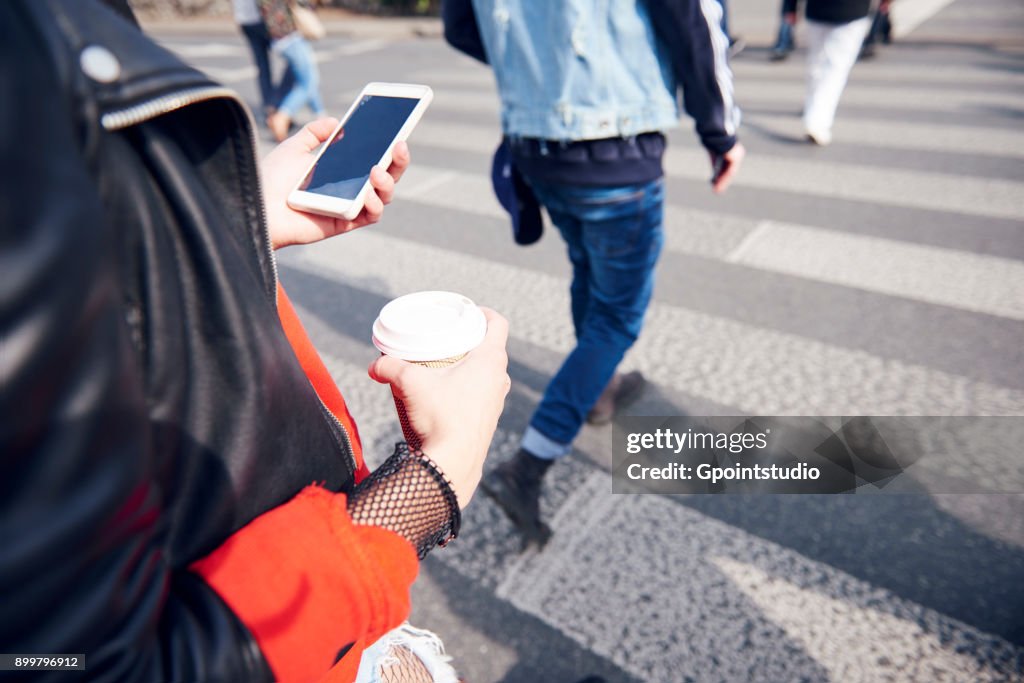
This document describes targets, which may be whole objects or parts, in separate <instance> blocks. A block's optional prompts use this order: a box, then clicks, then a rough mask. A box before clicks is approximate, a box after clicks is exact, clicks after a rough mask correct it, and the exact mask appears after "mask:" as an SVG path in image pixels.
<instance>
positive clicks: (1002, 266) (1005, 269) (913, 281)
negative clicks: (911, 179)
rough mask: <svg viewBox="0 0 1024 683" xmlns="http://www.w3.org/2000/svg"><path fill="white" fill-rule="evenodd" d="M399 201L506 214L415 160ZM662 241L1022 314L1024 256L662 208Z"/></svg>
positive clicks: (692, 251) (486, 195)
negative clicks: (1007, 256)
mask: <svg viewBox="0 0 1024 683" xmlns="http://www.w3.org/2000/svg"><path fill="white" fill-rule="evenodd" d="M408 174H409V177H408V178H407V179H405V180H404V182H405V183H406V184H407V188H402V190H400V194H399V197H400V198H401V200H402V201H413V202H417V203H421V204H426V205H429V206H437V207H442V208H455V209H458V210H460V211H463V212H467V213H475V214H479V215H482V216H488V217H490V218H494V219H498V220H502V221H507V220H508V214H507V213H505V211H504V209H502V208H501V206H500V205H499V204H498V201H497V199H496V198H495V197H494V192H493V190H492V188H491V184H490V180H489V179H488V178H485V177H483V176H481V175H474V174H467V173H459V172H456V171H450V170H442V169H434V168H430V167H426V166H422V165H420V166H418V167H415V168H411V169H410V170H409V171H408ZM665 238H666V244H665V248H666V249H667V250H668V251H670V252H676V253H682V254H689V255H694V256H703V257H707V258H717V259H724V260H725V261H728V262H730V263H737V264H740V265H744V266H748V267H751V268H759V269H762V270H769V271H773V272H778V273H784V274H786V275H791V276H795V277H800V278H804V279H810V280H815V281H818V282H828V283H832V284H839V285H843V286H846V287H854V288H857V289H862V290H865V291H871V292H877V293H881V294H886V295H891V296H899V297H903V298H908V299H914V300H917V301H925V302H928V303H935V304H940V305H944V306H951V307H954V308H959V309H962V310H967V311H975V312H978V313H986V314H989V315H997V316H1003V317H1007V318H1013V319H1017V320H1021V319H1024V263H1021V262H1019V261H1014V260H1011V259H1003V258H997V257H993V256H984V255H978V254H970V253H966V252H959V251H955V250H952V249H942V248H938V247H931V246H927V245H916V244H908V243H905V242H897V241H894V240H887V239H881V238H877V237H870V236H864V235H849V234H843V233H838V232H835V231H830V230H826V229H821V228H817V227H812V226H802V225H790V224H783V223H776V222H772V221H761V222H756V221H753V220H749V219H743V218H738V217H732V216H728V215H724V214H715V213H710V212H705V211H695V210H691V209H684V208H681V207H677V206H673V205H672V204H668V205H666V207H665Z"/></svg>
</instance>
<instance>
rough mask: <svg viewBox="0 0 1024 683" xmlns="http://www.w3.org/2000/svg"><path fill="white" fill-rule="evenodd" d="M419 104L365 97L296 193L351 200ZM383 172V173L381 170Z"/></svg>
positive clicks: (412, 100) (407, 99) (406, 99)
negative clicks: (301, 191) (299, 191)
mask: <svg viewBox="0 0 1024 683" xmlns="http://www.w3.org/2000/svg"><path fill="white" fill-rule="evenodd" d="M419 103H420V100H419V99H417V98H414V97H387V96H384V95H366V96H365V97H363V99H362V100H360V101H359V104H358V105H356V108H355V109H354V110H352V115H351V116H350V117H349V118H348V120H347V121H345V124H344V125H343V126H342V127H341V129H340V130H339V131H338V134H337V135H336V136H335V138H334V139H333V140H332V141H331V142H330V145H329V146H328V148H327V149H326V150H324V153H323V154H322V155H320V159H319V160H318V161H317V163H316V166H314V167H313V169H312V170H311V171H310V173H309V175H308V176H306V179H305V180H304V181H303V182H302V185H300V186H299V189H300V190H304V191H306V192H315V193H316V194H322V195H326V196H328V197H336V198H338V199H348V200H353V199H355V198H356V195H358V194H359V190H361V189H362V187H363V185H364V184H366V181H367V180H369V178H370V169H371V168H373V165H374V164H376V163H377V162H379V161H380V158H381V157H382V156H384V152H385V151H386V150H387V148H388V145H390V144H391V141H392V140H394V139H395V136H396V135H398V131H400V130H401V129H402V126H403V125H405V121H406V119H408V118H409V115H410V114H411V113H412V111H413V109H415V108H416V105H417V104H419ZM385 170H386V169H385Z"/></svg>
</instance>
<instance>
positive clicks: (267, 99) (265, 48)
mask: <svg viewBox="0 0 1024 683" xmlns="http://www.w3.org/2000/svg"><path fill="white" fill-rule="evenodd" d="M241 29H242V34H243V35H244V36H245V39H246V40H247V41H248V42H249V50H250V51H251V52H252V60H253V62H255V64H256V71H257V73H258V74H259V76H258V79H257V82H258V83H259V86H260V104H262V105H263V109H264V110H268V109H271V108H274V109H276V108H277V105H278V103H279V102H280V99H281V97H280V93H286V92H288V91H289V90H291V89H292V85H294V83H295V77H294V76H292V69H291V67H290V66H289V67H285V70H284V74H283V75H282V76H281V84H280V85H279V86H277V87H275V86H274V73H273V69H272V68H271V66H270V34H269V33H267V27H266V26H264V25H263V22H260V23H258V24H241Z"/></svg>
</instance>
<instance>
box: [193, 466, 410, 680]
mask: <svg viewBox="0 0 1024 683" xmlns="http://www.w3.org/2000/svg"><path fill="white" fill-rule="evenodd" d="M345 504H346V498H345V494H342V493H332V492H330V491H328V490H326V489H323V488H320V487H317V486H309V487H307V488H305V489H303V491H302V492H300V493H299V494H298V495H297V496H296V497H295V498H293V499H292V500H290V501H289V502H287V503H285V504H284V505H281V506H280V507H277V508H274V509H273V510H270V511H269V512H266V513H264V514H263V515H261V516H259V517H257V518H256V519H254V520H253V521H252V522H250V523H249V524H248V525H247V526H245V527H243V528H242V529H241V530H239V531H238V532H236V533H235V534H233V535H232V536H231V537H230V538H228V540H227V541H225V542H224V544H223V545H221V546H220V547H219V548H217V550H215V551H214V552H212V553H211V554H210V555H208V556H207V557H205V558H203V559H202V560H199V561H198V562H196V563H195V564H194V565H192V570H193V571H195V572H196V573H198V574H199V575H201V576H202V577H203V578H204V579H205V580H206V582H207V583H208V584H209V585H210V586H211V587H212V588H213V589H214V590H215V591H216V592H217V593H218V594H219V595H220V596H221V598H222V599H223V600H224V601H225V602H226V603H227V604H228V606H229V607H231V609H232V611H234V612H235V614H236V615H238V617H239V619H241V621H242V622H243V623H244V624H245V625H246V626H247V627H248V628H249V630H250V631H251V632H252V634H253V636H254V637H255V638H256V642H257V643H258V644H259V647H260V650H261V651H262V652H263V656H264V658H266V660H267V663H268V664H269V665H270V668H271V669H272V670H273V672H274V677H275V679H276V680H278V681H285V682H288V683H290V682H292V681H295V682H300V681H320V680H328V681H342V680H344V681H351V680H353V679H354V677H355V672H356V670H357V668H358V666H359V657H360V655H361V653H362V650H363V649H364V648H365V647H367V646H369V645H371V644H372V643H373V642H374V641H376V640H377V639H378V638H379V637H380V636H382V635H383V634H384V633H387V632H388V631H390V630H391V629H393V628H395V627H396V626H398V625H399V624H400V623H401V622H402V621H403V620H405V619H406V618H407V617H408V615H409V608H410V603H409V587H410V586H411V585H412V582H413V581H414V580H415V578H416V574H417V572H418V570H419V561H418V560H417V558H416V552H415V550H414V549H413V547H412V545H411V544H410V543H409V542H408V541H406V540H405V539H403V538H402V537H401V536H399V535H397V534H395V533H393V532H391V531H387V530H385V529H381V528H378V527H372V526H362V525H357V524H353V523H352V521H351V519H350V518H349V516H348V513H347V511H346V509H345ZM350 644H354V645H353V646H352V647H351V648H350V649H349V651H348V652H347V653H346V655H345V656H344V657H343V658H342V659H341V660H340V661H338V663H337V665H335V660H336V659H337V656H338V653H339V652H340V651H341V650H342V649H343V648H344V647H345V646H347V645H350Z"/></svg>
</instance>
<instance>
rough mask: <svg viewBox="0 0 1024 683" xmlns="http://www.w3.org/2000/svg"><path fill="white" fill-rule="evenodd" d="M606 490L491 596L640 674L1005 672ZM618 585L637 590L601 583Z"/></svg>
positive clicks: (664, 505)
mask: <svg viewBox="0 0 1024 683" xmlns="http://www.w3.org/2000/svg"><path fill="white" fill-rule="evenodd" d="M610 489H611V483H610V476H609V475H608V474H607V473H605V472H594V473H592V474H591V475H590V476H589V477H588V478H587V479H586V480H585V482H584V483H583V485H582V486H580V487H579V488H578V489H577V490H576V491H575V492H574V493H573V494H572V495H571V497H570V498H569V499H568V500H566V501H565V502H564V503H563V504H562V505H561V507H560V508H559V510H558V512H557V513H556V515H555V517H554V519H553V522H552V526H553V528H554V531H555V534H556V536H557V538H559V539H561V540H560V542H559V543H557V544H552V545H551V546H549V547H548V548H546V549H545V550H544V552H543V553H541V554H526V555H523V556H521V557H520V558H519V559H518V561H517V562H515V563H514V564H513V566H512V568H511V569H510V570H509V571H508V572H507V574H506V576H505V578H504V580H503V581H502V582H501V583H500V584H499V585H498V588H497V591H496V593H497V595H498V596H499V597H501V598H503V599H506V600H508V601H509V602H511V603H512V604H513V605H515V606H516V607H518V608H519V609H521V610H523V611H525V612H527V613H529V614H532V615H534V616H536V617H538V618H540V619H542V620H544V621H545V622H547V623H548V624H550V625H552V626H554V627H555V628H558V629H559V630H561V631H563V632H564V633H566V634H568V635H569V636H570V637H572V638H574V639H576V640H577V641H578V642H580V643H582V644H584V645H585V646H587V647H590V648H592V649H594V650H595V651H596V652H597V653H598V654H601V655H603V656H605V657H608V658H609V659H611V660H612V661H613V662H615V663H616V664H617V665H619V666H620V667H622V668H623V669H625V670H627V671H629V672H630V673H632V674H634V675H635V676H637V677H638V678H640V679H641V680H645V681H666V682H667V681H682V680H704V679H705V678H706V676H705V674H706V673H707V672H708V671H713V672H714V678H715V679H716V680H729V681H739V680H749V679H750V676H751V672H753V671H756V672H757V679H758V680H778V681H782V680H895V679H899V680H922V681H923V680H933V679H935V678H936V677H938V678H946V677H947V674H948V675H949V677H950V680H962V681H967V680H970V681H978V682H980V681H1002V680H1007V678H1006V677H1007V676H1012V675H1013V672H1014V666H1015V665H1014V661H1015V659H1016V654H1017V650H1016V648H1014V646H1013V645H1011V644H1010V643H1008V642H1006V641H1004V640H1002V639H1000V638H997V637H994V636H990V635H987V634H985V633H982V632H981V631H979V630H978V629H976V628H974V627H972V626H969V625H967V624H964V623H962V622H959V621H957V620H955V619H952V618H950V617H947V616H945V615H943V614H941V613H939V612H936V611H935V610H932V609H929V608H926V607H923V606H921V605H919V604H916V603H913V602H910V601H908V600H904V599H901V598H899V597H897V596H896V595H893V594H892V593H890V592H889V591H887V590H885V589H882V588H879V587H877V586H873V585H871V584H869V583H867V582H865V581H862V580H860V579H856V578H854V577H852V576H850V575H849V574H846V573H844V572H842V571H840V570H838V569H835V568H834V567H831V566H829V565H827V564H824V563H822V562H817V561H814V560H811V559H808V558H806V557H803V556H802V555H800V554H798V553H796V552H794V551H793V550H790V549H788V548H784V547H782V546H779V545H776V544H774V543H772V542H770V541H766V540H764V539H761V538H759V537H757V536H754V535H752V534H748V533H746V532H744V531H742V530H740V529H737V528H734V527H730V526H728V525H726V524H724V523H722V522H720V521H717V520H714V519H710V518H708V517H706V516H703V515H701V514H700V513H698V512H696V511H695V510H692V509H690V508H688V507H685V506H682V505H678V504H674V503H672V502H669V501H668V500H666V499H665V498H663V497H661V496H652V495H609V490H610ZM650 520H657V523H651V522H650ZM621 584H625V585H630V586H636V587H638V588H637V589H636V590H635V591H634V592H630V593H628V594H626V593H622V592H619V591H609V590H608V589H607V587H608V586H618V585H621ZM566 587H571V590H567V589H566ZM623 615H629V618H628V619H624V618H623ZM786 643H790V644H791V645H790V646H787V645H786ZM837 643H842V644H844V645H842V646H837ZM879 643H884V644H885V648H886V649H885V651H884V654H885V655H887V657H882V656H881V655H882V654H883V652H880V651H879V650H878V647H879ZM952 643H955V644H956V645H955V646H954V645H952ZM847 644H848V645H849V646H847ZM919 667H920V668H919Z"/></svg>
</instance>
